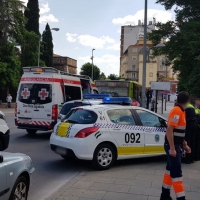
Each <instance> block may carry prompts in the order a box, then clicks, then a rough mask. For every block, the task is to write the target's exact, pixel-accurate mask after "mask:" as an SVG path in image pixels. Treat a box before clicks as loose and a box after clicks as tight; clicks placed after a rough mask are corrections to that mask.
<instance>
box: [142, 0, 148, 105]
mask: <svg viewBox="0 0 200 200" xmlns="http://www.w3.org/2000/svg"><path fill="white" fill-rule="evenodd" d="M146 65H147V0H145V9H144V47H143V74H142V107H143V108H145V104H146V98H145V97H146V67H147V66H146Z"/></svg>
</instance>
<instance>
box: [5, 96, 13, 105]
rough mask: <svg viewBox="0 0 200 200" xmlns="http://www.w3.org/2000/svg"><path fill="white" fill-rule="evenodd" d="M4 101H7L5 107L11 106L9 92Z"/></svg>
mask: <svg viewBox="0 0 200 200" xmlns="http://www.w3.org/2000/svg"><path fill="white" fill-rule="evenodd" d="M6 101H7V108H11V102H12V96H11V95H10V94H8V96H7V97H6Z"/></svg>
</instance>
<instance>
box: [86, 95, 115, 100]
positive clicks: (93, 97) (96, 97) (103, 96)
mask: <svg viewBox="0 0 200 200" xmlns="http://www.w3.org/2000/svg"><path fill="white" fill-rule="evenodd" d="M106 97H107V98H108V97H111V95H110V94H86V95H85V96H84V99H104V98H106Z"/></svg>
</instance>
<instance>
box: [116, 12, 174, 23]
mask: <svg viewBox="0 0 200 200" xmlns="http://www.w3.org/2000/svg"><path fill="white" fill-rule="evenodd" d="M153 18H156V19H157V21H160V22H163V23H165V22H167V21H168V20H172V19H173V15H172V12H169V11H163V10H156V9H149V10H148V21H152V20H153ZM142 19H144V10H140V11H138V12H137V13H136V14H135V15H127V16H125V17H123V18H115V19H113V20H112V22H113V24H115V25H117V24H120V25H127V24H128V25H129V24H131V25H137V24H138V20H142Z"/></svg>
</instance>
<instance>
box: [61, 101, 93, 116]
mask: <svg viewBox="0 0 200 200" xmlns="http://www.w3.org/2000/svg"><path fill="white" fill-rule="evenodd" d="M88 105H89V104H87V103H82V102H74V103H67V104H65V105H64V106H63V107H62V109H61V111H60V114H61V115H67V113H68V112H69V111H70V110H71V109H72V108H76V107H80V106H88Z"/></svg>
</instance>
